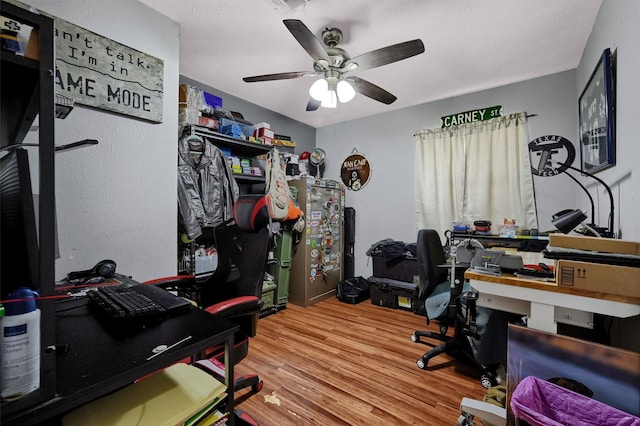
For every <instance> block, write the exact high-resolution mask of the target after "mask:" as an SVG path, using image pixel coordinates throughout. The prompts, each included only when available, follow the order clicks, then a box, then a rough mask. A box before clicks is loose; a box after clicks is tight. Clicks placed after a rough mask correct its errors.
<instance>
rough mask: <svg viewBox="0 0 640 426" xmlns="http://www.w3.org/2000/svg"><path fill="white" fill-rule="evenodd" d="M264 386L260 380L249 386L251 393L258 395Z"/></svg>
mask: <svg viewBox="0 0 640 426" xmlns="http://www.w3.org/2000/svg"><path fill="white" fill-rule="evenodd" d="M263 386H264V382H263V381H262V380H260V381H258V383H256V384H255V385H252V386H251V391H252V392H253V393H258V392H260V391H261V390H262V387H263Z"/></svg>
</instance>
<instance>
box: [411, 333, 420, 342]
mask: <svg viewBox="0 0 640 426" xmlns="http://www.w3.org/2000/svg"><path fill="white" fill-rule="evenodd" d="M411 341H412V342H413V343H418V342H419V341H420V338H419V337H418V336H416V335H415V333H414V334H412V335H411Z"/></svg>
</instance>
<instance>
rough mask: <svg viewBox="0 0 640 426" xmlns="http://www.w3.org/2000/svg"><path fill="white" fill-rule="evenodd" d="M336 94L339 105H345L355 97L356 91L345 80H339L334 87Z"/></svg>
mask: <svg viewBox="0 0 640 426" xmlns="http://www.w3.org/2000/svg"><path fill="white" fill-rule="evenodd" d="M336 90H337V92H338V99H339V100H340V102H341V103H343V104H345V103H347V102H349V101H350V100H352V99H353V98H354V97H355V96H356V91H355V89H354V88H353V86H352V85H351V84H350V83H349V82H348V81H346V80H340V81H339V82H338V86H337V87H336Z"/></svg>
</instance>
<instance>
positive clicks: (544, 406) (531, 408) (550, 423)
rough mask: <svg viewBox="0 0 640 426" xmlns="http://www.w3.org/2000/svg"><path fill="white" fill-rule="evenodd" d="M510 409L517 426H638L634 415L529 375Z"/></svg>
mask: <svg viewBox="0 0 640 426" xmlns="http://www.w3.org/2000/svg"><path fill="white" fill-rule="evenodd" d="M511 410H513V414H514V416H515V417H516V424H517V425H519V426H521V425H526V424H530V425H532V426H559V425H571V426H586V425H589V426H591V425H593V426H640V418H638V417H636V416H633V415H631V414H629V413H625V412H624V411H621V410H618V409H617V408H613V407H611V406H609V405H606V404H604V403H602V402H599V401H596V400H594V399H591V398H588V397H586V396H584V395H580V394H578V393H575V392H573V391H570V390H569V389H565V388H563V387H561V386H558V385H555V384H553V383H550V382H548V381H546V380H542V379H539V378H537V377H533V376H528V377H525V378H524V379H522V380H521V381H520V383H518V386H516V389H515V390H514V392H513V395H512V396H511ZM525 422H526V423H525Z"/></svg>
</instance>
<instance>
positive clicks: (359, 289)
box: [336, 277, 370, 305]
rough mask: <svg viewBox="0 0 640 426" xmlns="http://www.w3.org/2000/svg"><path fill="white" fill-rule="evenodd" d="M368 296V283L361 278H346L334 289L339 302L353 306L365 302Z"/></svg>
mask: <svg viewBox="0 0 640 426" xmlns="http://www.w3.org/2000/svg"><path fill="white" fill-rule="evenodd" d="M369 296H370V292H369V281H368V280H367V279H365V278H363V277H353V278H347V279H345V280H342V281H340V282H339V283H338V286H337V287H336V297H337V298H338V300H339V301H341V302H345V303H350V304H352V305H355V304H357V303H360V302H362V301H363V300H367V299H368V298H369Z"/></svg>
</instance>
